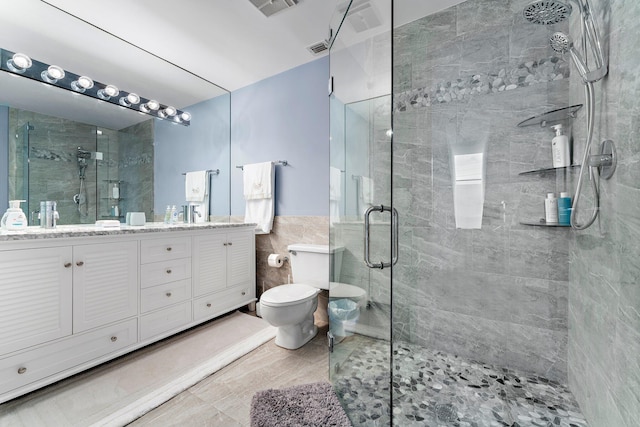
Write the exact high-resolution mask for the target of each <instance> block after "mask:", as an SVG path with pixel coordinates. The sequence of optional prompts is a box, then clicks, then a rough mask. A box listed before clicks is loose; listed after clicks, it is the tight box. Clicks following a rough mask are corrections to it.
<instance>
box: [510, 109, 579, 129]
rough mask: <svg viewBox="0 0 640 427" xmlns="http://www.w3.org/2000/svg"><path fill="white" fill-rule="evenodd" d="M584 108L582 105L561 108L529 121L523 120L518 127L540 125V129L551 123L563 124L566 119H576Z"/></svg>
mask: <svg viewBox="0 0 640 427" xmlns="http://www.w3.org/2000/svg"><path fill="white" fill-rule="evenodd" d="M581 108H582V104H576V105H572V106H570V107H564V108H559V109H557V110H551V111H547V112H546V113H542V114H540V115H538V116H533V117H531V118H528V119H527V120H523V121H521V122H520V123H518V127H525V126H533V125H540V127H547V125H548V124H550V123H556V122H561V121H563V120H566V119H575V118H576V115H577V113H578V110H580V109H581Z"/></svg>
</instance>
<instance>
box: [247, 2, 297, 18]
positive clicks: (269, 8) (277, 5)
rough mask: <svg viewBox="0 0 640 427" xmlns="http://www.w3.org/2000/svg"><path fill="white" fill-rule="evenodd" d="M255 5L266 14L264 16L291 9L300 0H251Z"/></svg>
mask: <svg viewBox="0 0 640 427" xmlns="http://www.w3.org/2000/svg"><path fill="white" fill-rule="evenodd" d="M250 1H251V3H253V5H254V6H255V7H257V8H258V10H260V12H262V13H263V14H264V16H267V17H269V16H271V15H273V14H274V13H278V12H280V11H281V10H285V9H289V8H290V7H293V6H295V5H297V4H298V1H299V0H250Z"/></svg>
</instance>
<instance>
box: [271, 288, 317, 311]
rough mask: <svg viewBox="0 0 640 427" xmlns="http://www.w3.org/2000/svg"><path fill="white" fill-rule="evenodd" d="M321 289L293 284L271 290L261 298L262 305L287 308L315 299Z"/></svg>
mask: <svg viewBox="0 0 640 427" xmlns="http://www.w3.org/2000/svg"><path fill="white" fill-rule="evenodd" d="M319 292H320V290H319V289H317V288H314V287H313V286H309V285H305V284H303V283H292V284H289V285H280V286H276V287H275V288H271V289H269V290H268V291H266V292H265V293H263V294H262V296H261V297H260V304H262V305H266V306H269V307H286V306H288V305H294V304H299V303H300V302H303V301H305V300H308V299H311V298H315V297H316V296H317V295H318V293H319Z"/></svg>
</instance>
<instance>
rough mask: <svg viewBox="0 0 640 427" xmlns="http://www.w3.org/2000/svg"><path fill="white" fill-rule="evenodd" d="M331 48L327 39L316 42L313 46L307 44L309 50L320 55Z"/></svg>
mask: <svg viewBox="0 0 640 427" xmlns="http://www.w3.org/2000/svg"><path fill="white" fill-rule="evenodd" d="M328 49H329V43H327V41H326V40H323V41H321V42H319V43H314V44H312V45H311V46H307V50H308V51H309V52H311V53H312V54H314V55H320V54H321V53H323V52H326V51H327V50H328Z"/></svg>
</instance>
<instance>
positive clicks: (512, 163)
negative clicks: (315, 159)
mask: <svg viewBox="0 0 640 427" xmlns="http://www.w3.org/2000/svg"><path fill="white" fill-rule="evenodd" d="M435 3H438V4H435ZM589 3H590V4H589ZM589 3H587V2H586V1H584V0H571V1H570V2H536V1H526V0H505V1H495V0H466V1H460V0H452V1H445V2H416V1H412V0H394V1H390V0H379V1H376V0H359V1H358V0H353V1H347V2H340V3H339V5H338V7H337V10H336V13H335V15H334V18H333V21H332V25H331V28H332V31H333V34H332V39H331V47H330V71H331V78H332V84H331V90H332V94H331V96H330V118H331V122H330V123H331V172H330V176H331V191H330V207H331V208H330V210H331V217H330V218H331V228H330V237H331V239H330V242H331V245H332V246H333V248H334V249H335V250H336V254H338V253H340V254H341V256H337V255H336V256H335V257H334V260H333V277H332V281H333V283H332V289H330V294H329V296H330V303H329V304H330V305H329V315H330V323H331V327H330V332H331V335H332V341H333V351H332V352H331V354H330V378H331V381H332V383H333V385H334V389H335V390H336V393H337V394H338V396H339V398H340V400H341V401H342V403H343V406H344V407H345V409H346V411H347V413H348V415H349V417H350V419H351V421H352V423H353V424H354V425H356V426H360V425H363V426H364V425H366V426H369V425H371V426H377V425H380V426H383V425H384V426H388V425H398V426H405V425H424V426H457V425H477V426H493V425H506V426H512V425H519V426H533V425H544V426H546V425H567V426H568V425H570V424H573V425H576V426H581V427H583V426H587V425H592V426H596V427H599V426H611V425H616V426H625V427H627V426H632V425H635V424H636V423H637V419H638V418H639V417H640V400H639V399H638V394H637V393H636V392H635V391H634V390H637V389H638V384H640V379H639V378H640V377H639V375H640V374H639V372H640V367H639V366H638V364H637V360H638V359H637V354H638V351H639V350H640V326H639V325H640V322H639V321H638V319H640V317H638V314H637V313H638V312H640V300H639V299H638V295H640V293H638V286H637V278H638V274H637V267H635V266H636V265H637V259H638V258H637V257H638V256H640V246H639V245H638V244H637V241H640V236H638V230H639V228H638V227H637V224H638V221H640V219H639V216H640V214H638V212H640V189H639V186H638V180H637V177H638V174H637V168H636V169H634V165H635V164H636V163H634V162H635V160H633V159H637V152H638V150H637V141H635V140H634V136H633V135H637V111H639V110H638V108H639V107H638V99H640V98H638V97H637V84H636V83H635V82H637V81H638V79H640V77H639V73H638V66H637V64H636V62H637V61H635V60H632V59H631V58H637V57H638V56H637V55H636V54H635V53H637V52H638V46H637V43H634V42H633V41H632V40H633V39H634V37H636V36H637V35H638V34H639V33H640V28H639V26H638V25H637V22H638V19H637V18H638V17H639V16H640V9H638V7H637V6H636V5H635V4H631V3H630V2H623V3H617V4H612V2H607V1H601V0H592V1H591V2H589ZM550 6H554V7H556V6H557V8H556V9H555V12H554V13H556V15H557V19H555V20H554V21H553V22H551V21H547V22H544V23H545V24H548V25H540V22H534V21H536V20H532V19H530V17H527V11H528V13H529V14H530V13H532V11H533V13H535V12H536V11H539V12H540V13H542V14H543V15H544V16H549V14H548V13H546V12H545V10H542V9H543V8H547V7H550ZM588 17H593V18H594V19H595V21H596V22H598V24H599V25H597V27H598V28H597V31H602V33H600V37H599V38H600V40H602V41H603V43H604V45H605V49H604V51H605V52H608V63H609V72H608V74H607V75H606V77H605V78H604V79H602V80H598V81H596V82H595V83H593V86H594V90H595V94H596V96H595V100H594V112H593V114H595V120H594V121H595V133H594V135H595V136H594V145H593V147H592V148H591V150H590V154H592V155H594V156H595V155H596V154H597V153H599V152H600V142H601V141H604V140H612V141H614V143H615V146H616V148H617V150H618V151H617V157H618V166H617V169H616V171H615V172H614V174H613V177H612V178H611V179H606V177H605V176H604V175H603V174H600V172H599V171H598V170H595V169H594V168H596V169H597V167H596V166H589V165H591V164H595V163H597V162H598V161H600V160H601V157H600V156H599V155H598V156H595V157H594V158H591V159H589V157H588V156H586V157H584V156H583V155H584V153H585V152H587V151H588V150H586V148H585V146H586V144H585V140H586V139H587V138H586V136H587V132H588V129H587V122H588V120H587V111H586V110H589V109H588V108H587V107H586V104H588V102H586V100H585V88H586V86H588V85H586V84H585V81H584V73H581V72H580V70H579V69H578V68H579V67H578V68H576V64H578V65H580V64H579V61H577V60H576V59H575V58H574V57H575V52H579V53H582V55H583V56H586V57H587V59H586V61H585V62H586V66H587V67H593V66H594V64H596V65H598V64H597V61H594V59H593V58H592V57H591V52H583V44H584V43H585V40H587V41H588V40H589V36H588V37H581V30H582V28H586V29H587V30H588V31H592V30H591V27H590V25H589V22H588V19H587V18H588ZM584 22H587V24H586V25H585V24H583V23H584ZM623 33H624V34H626V35H624V36H622V34H623ZM628 34H632V35H633V37H630V36H629V35H628ZM571 36H573V43H574V44H575V46H574V47H575V52H573V54H572V53H571V52H570V51H569V48H568V47H567V49H565V50H564V51H563V50H562V49H560V48H559V47H558V46H557V41H558V40H560V39H562V40H570V39H571ZM592 38H593V37H592ZM550 40H551V43H550ZM635 40H637V37H636V38H635ZM567 46H569V45H567ZM600 70H602V69H601V68H600ZM600 74H601V72H600ZM558 124H561V125H562V128H563V132H564V133H565V134H566V135H568V136H569V139H570V144H571V146H572V152H571V162H570V164H569V165H566V166H565V165H562V166H558V165H555V164H554V158H553V156H552V153H553V148H552V139H553V138H554V136H555V132H554V129H553V128H552V126H555V125H558ZM587 154H589V153H587ZM583 158H586V159H587V160H588V161H587V163H588V164H587V166H586V167H585V168H582V167H581V166H582V165H581V163H582V162H583V160H582V159H583ZM594 162H595V163H594ZM586 169H591V171H592V172H594V171H595V173H594V175H593V176H594V177H593V178H591V179H592V180H593V181H594V185H595V187H596V188H597V189H598V192H597V193H594V192H593V191H592V189H591V184H589V185H587V184H585V185H584V186H583V187H584V188H583V193H582V195H581V198H580V205H579V206H578V207H577V209H578V211H577V212H576V213H577V215H576V222H577V223H582V224H584V223H585V222H586V218H588V217H589V215H590V210H591V207H593V206H596V207H598V206H599V208H597V209H598V219H597V221H595V222H594V224H593V225H592V226H591V227H589V228H587V229H586V230H577V229H573V228H572V227H571V226H567V225H566V224H560V223H559V221H558V220H555V221H554V220H553V219H552V217H549V216H547V214H548V212H546V209H545V205H546V204H547V205H548V202H547V203H545V199H547V198H549V195H552V196H553V197H554V198H558V197H559V196H560V195H561V193H568V197H571V198H573V197H574V196H575V192H576V184H577V181H578V177H579V176H581V174H583V175H584V179H585V180H586V181H585V182H588V180H589V177H588V176H587V172H584V170H586ZM547 209H548V208H547ZM394 212H397V215H392V213H394ZM550 218H551V219H550ZM572 221H573V220H572ZM396 239H397V240H396ZM396 242H397V243H396ZM342 285H350V286H355V287H358V288H359V289H361V290H362V291H364V294H365V295H366V296H365V297H364V298H360V299H358V298H348V297H345V293H344V292H342V290H344V288H341V286H342ZM333 286H335V288H334V287H333ZM334 289H335V290H336V291H335V292H332V291H333V290H334ZM360 295H362V294H360ZM348 301H351V302H354V303H355V306H354V304H350V303H349V302H348ZM634 361H635V362H634ZM587 420H588V421H587Z"/></svg>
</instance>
